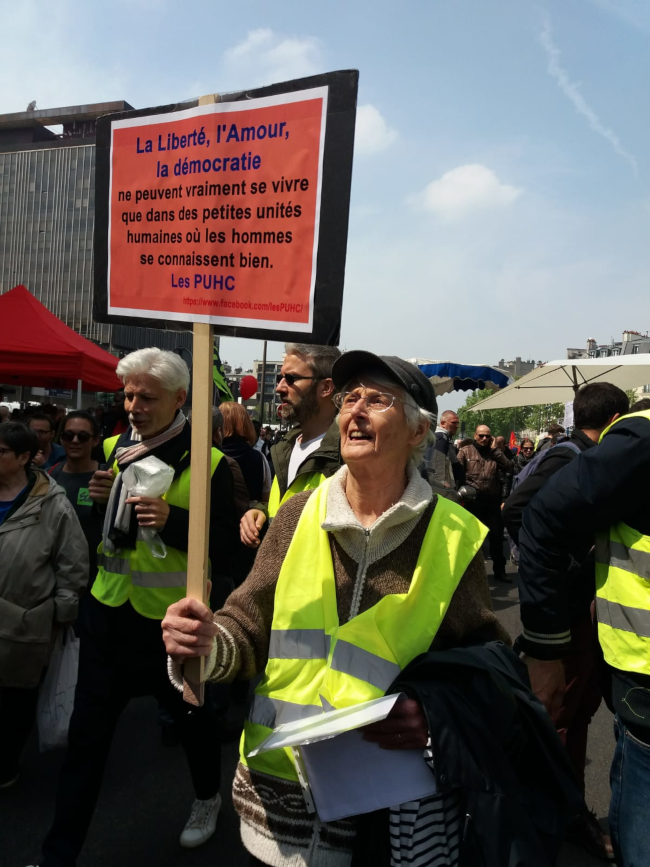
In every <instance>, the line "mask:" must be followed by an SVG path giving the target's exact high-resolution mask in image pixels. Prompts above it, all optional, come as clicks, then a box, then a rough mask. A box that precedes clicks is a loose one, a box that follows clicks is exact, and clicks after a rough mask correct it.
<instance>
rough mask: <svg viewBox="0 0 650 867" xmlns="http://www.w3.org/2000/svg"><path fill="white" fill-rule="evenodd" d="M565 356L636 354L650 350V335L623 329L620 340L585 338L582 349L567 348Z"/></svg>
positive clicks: (605, 356)
mask: <svg viewBox="0 0 650 867" xmlns="http://www.w3.org/2000/svg"><path fill="white" fill-rule="evenodd" d="M566 352H567V356H566V357H567V358H612V357H615V356H617V355H637V354H640V353H644V352H650V336H648V332H647V331H646V333H645V334H642V333H641V332H640V331H624V332H623V334H622V336H621V339H620V340H614V338H613V337H612V339H611V340H610V341H609V343H598V341H597V340H595V339H594V338H593V337H590V338H589V339H588V340H587V344H586V346H585V347H584V349H580V348H577V349H576V348H570V349H567V351H566Z"/></svg>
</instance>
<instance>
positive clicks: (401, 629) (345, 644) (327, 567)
mask: <svg viewBox="0 0 650 867" xmlns="http://www.w3.org/2000/svg"><path fill="white" fill-rule="evenodd" d="M329 485H330V480H327V481H325V482H324V483H323V484H322V485H320V487H319V488H318V490H317V491H316V492H315V493H314V494H312V496H311V497H310V498H309V500H308V501H307V503H306V505H305V508H304V510H303V513H302V515H301V516H300V520H299V521H298V525H297V527H296V530H295V533H294V536H293V539H292V541H291V544H290V546H289V550H288V552H287V555H286V557H285V559H284V563H283V565H282V569H281V570H280V575H279V578H278V583H277V587H276V591H275V601H274V610H273V622H272V625H271V637H270V646H269V658H268V663H267V666H266V671H265V673H264V677H263V679H262V681H261V682H260V684H259V686H258V687H257V689H256V690H255V698H254V700H253V704H252V706H251V710H250V714H249V719H248V720H247V722H246V724H245V727H244V733H243V735H242V740H241V745H240V755H241V760H242V762H243V763H244V764H247V765H249V766H250V767H252V768H254V769H256V770H259V771H262V772H263V773H266V774H271V775H272V776H276V777H281V778H283V779H286V780H296V779H298V778H297V775H296V771H295V767H294V763H293V759H292V756H291V751H290V750H273V751H271V752H268V753H263V754H262V755H260V756H256V757H254V758H246V755H247V753H249V752H250V751H251V750H253V749H255V747H257V746H258V745H259V744H260V743H261V742H262V741H263V740H264V739H265V738H266V737H267V736H268V734H269V733H270V732H271V730H272V729H273V728H274V727H275V726H276V725H279V724H280V723H284V722H290V721H293V720H297V719H304V718H306V717H309V716H315V715H317V714H321V713H323V711H324V710H326V709H330V708H332V707H334V708H341V707H349V706H350V705H354V704H358V703H359V702H363V701H369V700H370V699H373V698H378V697H379V696H382V695H384V693H385V692H386V690H387V689H388V687H389V686H390V684H391V683H392V681H393V680H394V679H395V678H396V677H397V675H398V674H399V673H400V671H401V670H402V669H403V668H404V667H405V666H406V665H408V663H409V662H411V660H413V659H415V657H416V656H418V655H419V654H420V653H424V652H426V651H428V650H429V648H430V646H431V642H432V641H433V639H434V637H435V635H436V633H437V632H438V628H439V627H440V624H441V623H442V620H443V618H444V616H445V613H446V611H447V609H448V607H449V603H450V601H451V598H452V596H453V595H454V591H455V590H456V587H457V586H458V582H459V581H460V579H461V577H462V576H463V574H464V573H465V570H466V569H467V567H468V566H469V564H470V563H471V561H472V559H473V557H474V556H475V555H476V554H477V553H478V551H480V549H481V545H482V543H483V540H484V539H485V537H486V535H487V528H486V527H485V526H484V525H483V524H481V522H480V521H478V520H477V519H476V518H474V517H473V516H472V515H470V513H469V512H466V511H465V509H463V508H462V507H461V506H458V505H456V504H455V503H452V502H451V501H450V500H446V499H443V498H439V499H438V502H437V504H436V507H435V509H434V512H433V515H432V518H431V521H430V523H429V527H428V529H427V532H426V535H425V537H424V541H423V543H422V548H421V550H420V554H419V557H418V561H417V564H416V567H415V572H414V573H413V579H412V581H411V585H410V588H409V591H408V593H393V594H390V595H388V596H384V598H383V599H381V600H380V601H379V602H378V603H377V604H376V605H373V606H372V608H369V609H368V610H367V611H364V612H362V613H361V614H359V615H357V616H356V617H353V618H352V620H350V621H348V622H347V623H344V624H342V625H339V619H338V613H337V607H336V580H335V576H334V566H333V564H332V553H331V549H330V540H329V535H328V533H327V532H326V531H325V530H323V529H322V524H323V522H324V521H325V517H326V506H327V492H328V490H329Z"/></svg>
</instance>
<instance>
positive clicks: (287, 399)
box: [240, 343, 341, 548]
mask: <svg viewBox="0 0 650 867" xmlns="http://www.w3.org/2000/svg"><path fill="white" fill-rule="evenodd" d="M285 352H286V355H285V357H284V362H283V364H282V370H281V371H280V373H279V374H278V386H277V388H276V392H277V393H278V394H279V395H280V399H281V404H280V415H281V416H282V418H283V419H284V421H285V422H287V423H288V424H289V425H294V427H293V428H292V430H290V431H289V432H288V433H287V434H286V435H285V437H284V439H282V440H280V441H279V442H277V443H276V444H275V445H274V446H273V448H272V449H271V460H272V461H273V468H274V470H275V478H274V479H273V487H272V488H271V495H270V498H269V508H268V518H269V520H272V519H273V518H274V517H275V515H276V513H277V511H278V509H279V508H280V506H281V505H282V504H283V503H285V502H286V501H287V500H288V499H289V498H290V497H292V496H293V495H294V494H297V493H298V492H299V491H309V490H313V489H314V488H317V487H318V485H320V483H321V482H322V481H323V480H324V479H326V478H329V477H330V476H332V475H334V473H335V472H336V471H337V470H338V468H339V466H340V465H341V455H340V438H339V429H338V425H337V424H336V421H335V419H336V412H337V411H336V407H335V406H334V402H333V400H332V398H333V396H334V383H333V382H332V365H333V364H334V362H335V361H336V359H337V358H338V357H339V355H340V354H341V353H340V351H339V350H338V349H337V348H336V347H335V346H311V345H309V344H306V343H287V345H286V346H285ZM266 520H267V516H266V514H265V513H264V512H263V511H262V510H261V509H250V510H249V511H248V512H246V514H245V515H244V517H243V518H242V519H241V524H240V536H241V540H242V542H243V543H244V545H247V546H248V547H249V548H257V547H258V546H259V544H260V541H261V537H260V531H261V530H262V528H263V526H264V524H265V523H266Z"/></svg>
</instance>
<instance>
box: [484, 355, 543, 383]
mask: <svg viewBox="0 0 650 867" xmlns="http://www.w3.org/2000/svg"><path fill="white" fill-rule="evenodd" d="M494 366H495V367H498V368H499V369H500V370H505V371H506V372H507V373H509V374H510V376H512V377H513V378H514V379H518V378H519V377H520V376H525V375H526V374H527V373H530V372H531V370H534V369H535V368H536V367H537V364H536V363H535V362H534V361H530V360H529V361H522V360H521V358H520V357H519V356H517V357H516V358H515V360H514V361H504V360H503V358H502V359H501V361H499V362H497V363H496V364H495V365H494Z"/></svg>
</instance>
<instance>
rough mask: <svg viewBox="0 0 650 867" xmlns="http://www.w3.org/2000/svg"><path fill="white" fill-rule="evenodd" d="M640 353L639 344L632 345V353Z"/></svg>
mask: <svg viewBox="0 0 650 867" xmlns="http://www.w3.org/2000/svg"><path fill="white" fill-rule="evenodd" d="M638 354H639V344H638V343H635V344H633V346H632V355H638Z"/></svg>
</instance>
